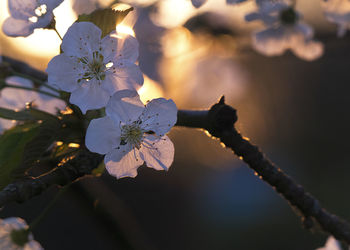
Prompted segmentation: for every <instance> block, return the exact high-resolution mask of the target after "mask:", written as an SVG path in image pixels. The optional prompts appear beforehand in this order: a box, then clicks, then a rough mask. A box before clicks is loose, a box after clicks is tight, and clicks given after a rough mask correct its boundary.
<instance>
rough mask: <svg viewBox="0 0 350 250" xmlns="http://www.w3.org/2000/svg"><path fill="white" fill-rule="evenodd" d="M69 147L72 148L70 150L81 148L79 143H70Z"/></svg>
mask: <svg viewBox="0 0 350 250" xmlns="http://www.w3.org/2000/svg"><path fill="white" fill-rule="evenodd" d="M68 147H70V148H79V147H80V145H79V144H78V143H69V144H68Z"/></svg>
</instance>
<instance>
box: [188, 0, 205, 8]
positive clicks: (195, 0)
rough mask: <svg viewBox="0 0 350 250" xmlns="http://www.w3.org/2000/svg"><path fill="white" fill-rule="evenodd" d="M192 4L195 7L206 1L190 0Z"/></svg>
mask: <svg viewBox="0 0 350 250" xmlns="http://www.w3.org/2000/svg"><path fill="white" fill-rule="evenodd" d="M191 2H192V5H193V6H194V7H196V8H199V7H201V6H202V5H203V4H205V3H206V2H207V0H191Z"/></svg>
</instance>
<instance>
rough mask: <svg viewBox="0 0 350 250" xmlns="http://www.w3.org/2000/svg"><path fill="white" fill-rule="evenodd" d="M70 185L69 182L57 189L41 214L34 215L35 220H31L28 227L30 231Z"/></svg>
mask: <svg viewBox="0 0 350 250" xmlns="http://www.w3.org/2000/svg"><path fill="white" fill-rule="evenodd" d="M70 185H71V183H70V184H68V185H66V186H64V187H62V188H60V190H59V191H58V193H57V194H56V196H55V197H54V198H53V199H52V200H51V201H50V203H49V204H48V205H47V206H46V208H45V209H44V211H42V212H41V214H40V215H39V216H38V217H36V218H35V220H34V221H32V223H30V224H29V228H28V229H29V230H30V231H32V230H33V229H34V228H35V227H36V226H37V225H38V224H39V222H40V221H41V220H42V219H43V218H44V217H45V216H46V215H47V214H48V212H49V211H50V210H51V209H52V207H53V206H54V205H55V203H56V201H57V200H58V199H59V198H60V197H61V196H62V194H64V193H65V192H66V191H67V189H68V188H69V186H70Z"/></svg>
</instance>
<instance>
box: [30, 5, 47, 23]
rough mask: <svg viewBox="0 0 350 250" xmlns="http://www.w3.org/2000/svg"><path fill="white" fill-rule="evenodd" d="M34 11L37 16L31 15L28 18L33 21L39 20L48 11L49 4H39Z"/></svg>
mask: <svg viewBox="0 0 350 250" xmlns="http://www.w3.org/2000/svg"><path fill="white" fill-rule="evenodd" d="M34 13H35V15H36V16H32V17H29V18H28V20H29V21H30V22H32V23H36V22H38V20H39V18H40V17H43V16H44V15H45V14H46V13H47V6H46V4H42V5H40V6H38V7H37V8H36V9H35V10H34Z"/></svg>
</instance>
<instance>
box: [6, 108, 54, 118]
mask: <svg viewBox="0 0 350 250" xmlns="http://www.w3.org/2000/svg"><path fill="white" fill-rule="evenodd" d="M0 117H1V118H4V119H8V120H16V121H37V120H44V119H50V120H52V119H57V117H56V116H54V115H52V114H49V113H47V112H45V111H41V110H38V109H35V108H26V109H24V110H19V111H16V110H12V109H7V108H1V107H0Z"/></svg>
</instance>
